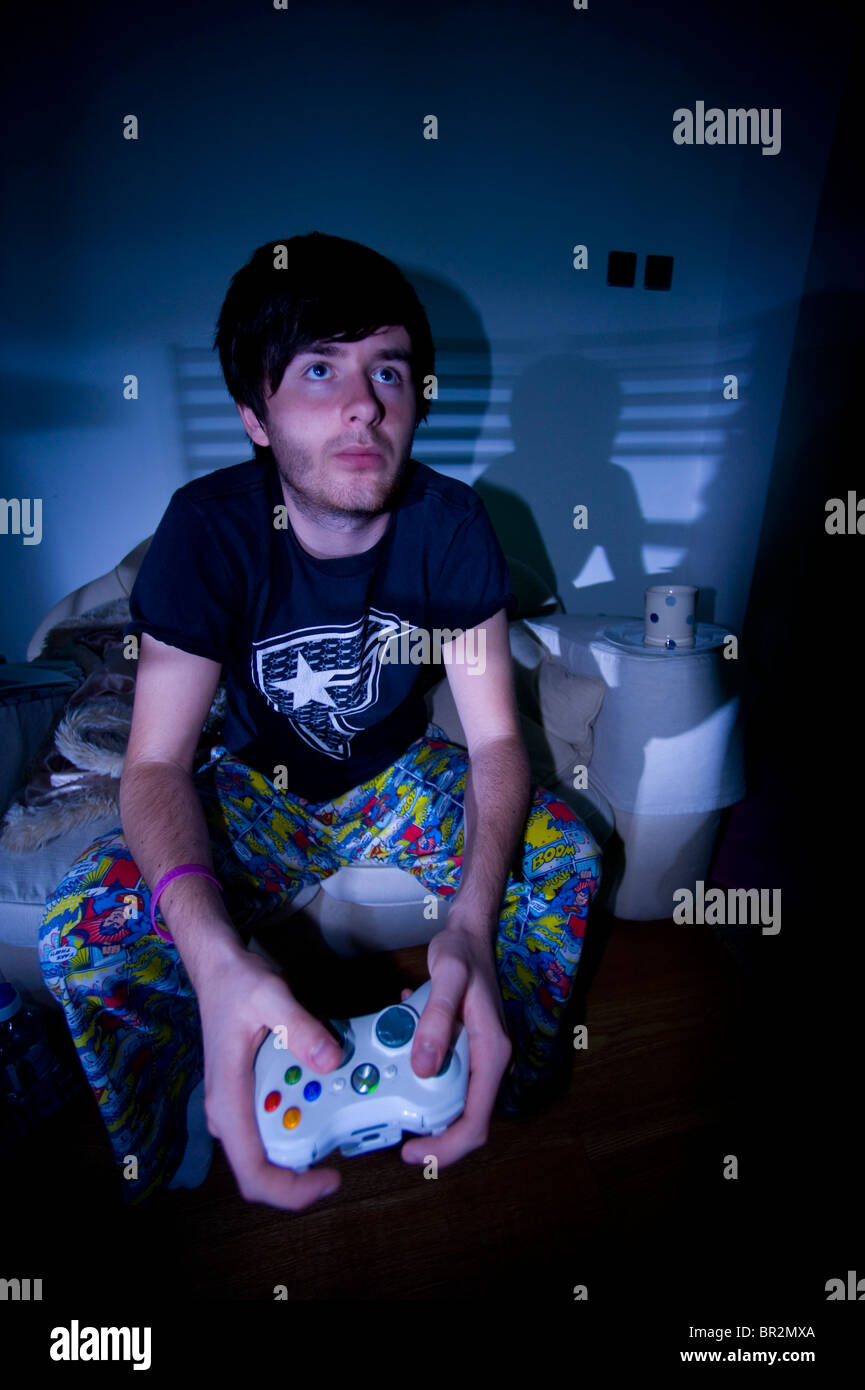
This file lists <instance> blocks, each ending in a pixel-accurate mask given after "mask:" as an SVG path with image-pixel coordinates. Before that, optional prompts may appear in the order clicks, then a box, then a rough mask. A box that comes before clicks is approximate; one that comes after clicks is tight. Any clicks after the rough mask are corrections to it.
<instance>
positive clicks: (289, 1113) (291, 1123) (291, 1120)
mask: <svg viewBox="0 0 865 1390" xmlns="http://www.w3.org/2000/svg"><path fill="white" fill-rule="evenodd" d="M282 1123H283V1124H284V1125H285V1128H286V1129H296V1128H297V1126H298V1125H299V1124H300V1111H299V1110H298V1108H297V1106H296V1105H293V1106H292V1107H291V1109H290V1110H286V1112H285V1114H284V1115H283V1117H282Z"/></svg>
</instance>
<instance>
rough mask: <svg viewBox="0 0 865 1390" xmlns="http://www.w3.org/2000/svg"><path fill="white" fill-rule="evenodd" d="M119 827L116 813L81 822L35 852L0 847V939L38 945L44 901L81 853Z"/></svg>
mask: <svg viewBox="0 0 865 1390" xmlns="http://www.w3.org/2000/svg"><path fill="white" fill-rule="evenodd" d="M116 827H117V816H116V815H114V816H111V817H103V818H102V819H101V820H97V821H91V822H90V823H89V824H88V825H78V826H76V827H75V828H74V829H73V830H67V831H66V833H65V834H63V835H58V837H57V838H56V839H55V840H51V841H49V843H48V844H46V845H45V846H44V848H42V849H40V850H39V851H38V853H36V854H12V853H10V852H9V851H8V850H3V849H0V941H8V942H9V943H10V944H11V945H13V946H35V944H36V940H37V937H38V934H39V923H40V922H41V921H42V916H43V914H44V912H45V902H46V899H47V898H48V897H50V895H51V894H52V893H53V892H54V889H55V888H56V887H57V885H58V883H59V882H60V880H61V879H62V878H63V877H64V876H65V874H66V871H67V869H68V868H69V867H70V865H71V864H72V863H74V861H75V860H76V859H77V858H78V856H79V855H80V854H83V853H84V851H85V850H86V849H87V848H88V846H89V845H92V844H93V842H94V840H98V839H99V837H100V835H105V834H107V833H108V831H109V830H114V829H116Z"/></svg>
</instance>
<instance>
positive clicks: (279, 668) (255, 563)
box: [125, 459, 517, 801]
mask: <svg viewBox="0 0 865 1390" xmlns="http://www.w3.org/2000/svg"><path fill="white" fill-rule="evenodd" d="M277 508H278V509H280V511H278V512H277V510H276V509H277ZM275 519H276V524H275ZM516 607H517V601H516V599H515V597H514V594H513V592H512V590H511V584H510V575H509V573H508V567H507V562H506V561H505V558H504V555H503V553H502V550H501V546H500V545H499V542H498V540H497V538H496V535H495V532H494V531H493V528H492V524H491V522H490V520H489V516H488V515H487V512H486V509H485V508H484V505H483V503H482V501H481V499H480V497H479V496H478V494H477V493H476V492H474V491H473V490H472V488H470V487H469V486H468V484H466V483H463V482H460V481H458V480H457V479H453V478H449V477H446V476H445V475H443V474H440V473H437V472H435V470H434V469H432V468H428V467H427V466H426V465H425V464H422V463H418V462H416V461H415V460H411V461H410V463H409V464H408V465H407V472H406V479H405V483H404V486H403V488H402V489H401V493H400V496H399V501H398V503H397V504H395V507H394V510H393V511H392V513H391V515H390V518H389V522H388V527H387V530H386V531H385V533H384V535H383V536H382V537H381V539H380V540H379V541H378V542H377V543H376V544H375V545H374V546H372V547H371V549H369V550H365V551H363V552H362V553H361V554H359V555H347V556H341V557H338V558H336V559H328V560H323V559H317V558H316V557H315V556H313V555H310V554H309V552H308V551H306V550H304V549H303V547H302V546H301V545H300V543H299V541H298V540H297V538H296V536H295V534H294V531H293V529H292V527H291V522H290V521H288V520H287V517H286V512H285V507H284V498H283V495H282V489H281V485H280V481H279V477H278V474H277V471H276V465H275V463H274V462H273V460H269V459H261V460H259V459H254V460H251V461H250V462H249V463H241V464H238V465H237V466H236V467H234V468H224V469H221V470H219V471H218V472H216V473H211V474H208V475H207V477H204V478H198V479H196V480H195V481H194V482H192V483H187V484H186V486H185V487H181V488H179V489H178V491H177V492H175V493H174V496H173V497H172V499H171V501H170V503H169V505H168V508H167V510H166V512H165V515H164V516H163V518H162V521H161V522H160V523H159V526H158V528H157V530H156V533H155V535H154V537H153V540H152V541H151V543H150V547H149V548H148V550H147V553H146V555H145V557H144V561H143V563H142V565H141V569H140V570H139V572H138V576H137V578H136V581H135V585H134V587H133V590H132V594H131V596H130V600H129V608H130V614H131V621H130V622H129V623H128V624H127V626H126V628H125V632H126V633H136V634H138V633H142V632H148V633H150V635H151V636H153V637H155V638H156V639H157V640H158V641H160V642H166V643H168V644H169V645H170V646H173V647H179V648H181V649H182V650H183V651H187V652H191V653H193V654H194V655H196V656H204V657H209V658H210V660H212V661H218V662H220V663H221V664H222V666H223V668H224V675H225V681H226V694H227V715H226V724H225V730H224V733H223V735H222V742H223V743H224V744H225V746H226V747H227V748H228V749H229V750H230V751H231V752H233V753H236V754H237V756H238V757H239V758H241V759H243V761H244V762H246V763H248V764H249V765H250V766H251V767H254V768H256V769H257V770H258V771H259V772H261V773H263V774H264V776H265V777H268V778H269V779H271V780H274V778H275V776H276V769H277V768H279V767H285V768H286V769H287V772H286V774H285V776H284V780H283V782H282V783H281V785H287V788H288V789H289V790H290V791H292V792H294V793H295V794H296V795H298V796H301V797H304V798H306V800H308V801H325V800H330V799H331V798H333V797H335V796H339V795H341V794H342V793H343V792H345V791H348V790H349V789H350V788H351V787H355V786H358V785H359V784H360V783H361V782H365V781H367V780H368V779H369V778H371V777H373V776H375V774H376V773H378V772H381V771H382V770H383V769H384V768H386V767H389V766H390V764H391V763H393V762H395V761H396V760H397V758H399V757H400V756H401V755H402V754H403V753H404V752H405V750H406V748H407V747H408V746H409V744H410V743H412V742H413V741H414V740H415V739H416V738H419V737H420V735H421V734H422V733H423V732H424V729H425V728H426V724H427V712H426V706H425V703H424V698H423V691H424V689H425V687H427V686H428V685H429V684H430V670H431V668H429V667H427V668H425V667H424V666H422V665H412V664H402V663H401V662H394V661H389V662H388V661H384V662H383V661H382V660H381V659H380V655H381V646H382V642H381V639H380V638H379V633H383V632H391V631H394V630H397V631H406V629H407V628H408V626H409V625H410V626H411V627H412V628H415V627H417V628H423V629H425V630H426V632H428V633H430V634H432V633H433V631H434V630H435V629H439V630H448V631H454V630H455V629H463V630H466V631H468V629H470V628H472V627H474V626H475V625H476V624H478V623H480V622H483V621H484V620H485V619H486V618H489V617H491V616H492V615H493V613H496V612H497V611H498V610H499V609H500V608H506V609H507V614H508V618H509V619H510V618H512V617H513V616H514V615H515V612H516ZM411 640H413V639H411V638H410V637H409V636H408V634H407V635H406V637H405V638H403V639H402V642H401V651H402V653H403V654H405V653H406V652H407V651H408V650H410V648H409V642H410V641H411ZM445 640H446V639H445ZM396 650H397V649H395V648H394V646H393V644H391V648H390V651H391V654H392V655H395V654H396ZM416 650H417V648H416ZM431 650H433V651H434V650H435V647H434V644H433V645H432V647H431ZM467 657H468V659H471V657H472V653H471V649H469V650H468V651H467ZM434 669H435V672H436V673H437V674H438V675H440V676H444V675H445V673H446V670H447V668H446V666H445V665H444V664H443V663H442V664H441V665H439V666H437V667H435V668H434Z"/></svg>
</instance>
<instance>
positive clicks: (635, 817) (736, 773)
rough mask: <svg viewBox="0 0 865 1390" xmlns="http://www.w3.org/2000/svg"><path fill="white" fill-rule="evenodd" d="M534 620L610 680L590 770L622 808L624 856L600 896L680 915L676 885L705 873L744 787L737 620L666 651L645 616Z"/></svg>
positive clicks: (632, 912)
mask: <svg viewBox="0 0 865 1390" xmlns="http://www.w3.org/2000/svg"><path fill="white" fill-rule="evenodd" d="M527 626H528V627H530V628H531V629H532V631H533V632H534V633H535V634H536V635H537V637H538V638H539V639H540V640H541V641H542V642H543V643H544V645H545V646H547V647H548V648H549V649H550V651H551V652H552V653H553V655H554V656H558V657H561V659H562V660H563V661H564V662H565V664H566V665H567V666H568V668H569V669H570V670H571V671H573V672H574V673H575V674H576V675H592V676H595V675H600V676H602V677H603V679H604V682H605V684H606V687H607V690H606V694H605V696H604V703H603V705H602V707H601V712H600V714H599V715H598V718H597V720H596V721H595V726H594V736H595V737H594V753H593V756H592V763H591V767H590V769H589V779H590V781H591V782H593V783H594V784H595V786H597V788H598V789H599V790H600V791H601V792H602V793H603V795H604V796H606V798H607V800H608V801H609V802H610V804H611V806H612V807H613V810H614V812H615V817H616V830H617V831H618V833H619V835H620V836H621V839H622V842H623V845H624V860H623V864H622V865H621V867H620V869H619V872H618V873H617V874H616V875H615V876H614V877H613V878H612V879H611V880H610V881H608V882H605V884H604V887H603V889H602V900H603V902H604V904H605V906H606V907H607V908H608V910H609V911H610V912H613V913H615V915H616V916H617V917H622V918H627V919H630V920H634V921H653V920H657V919H659V918H664V917H671V916H672V914H673V910H674V907H675V903H674V901H673V893H674V892H675V891H676V889H678V888H690V889H691V891H692V892H693V891H694V887H695V884H696V882H697V881H698V880H700V879H702V880H703V881H705V878H706V874H707V872H708V870H709V866H710V863H711V856H712V850H713V847H714V842H715V835H716V832H717V829H718V824H719V821H720V812H721V809H722V808H723V807H724V806H730V805H732V804H733V802H735V801H740V800H741V799H742V797H743V796H744V795H745V772H744V738H743V729H742V720H741V710H740V699H739V671H738V662H737V661H736V660H735V659H729V658H726V657H725V656H724V638H725V637H726V636H727V634H728V632H729V629H727V628H723V627H716V626H714V625H713V624H707V623H699V624H698V625H697V646H696V648H694V649H691V650H681V649H679V650H677V651H669V652H668V651H666V650H664V649H663V648H661V649H657V648H651V647H643V646H642V643H641V642H640V641H639V636H638V634H639V633H641V632H642V627H643V623H642V619H635V618H628V617H616V616H608V615H588V616H587V615H585V614H578V613H554V614H552V615H551V616H550V617H545V618H533V619H530V620H527Z"/></svg>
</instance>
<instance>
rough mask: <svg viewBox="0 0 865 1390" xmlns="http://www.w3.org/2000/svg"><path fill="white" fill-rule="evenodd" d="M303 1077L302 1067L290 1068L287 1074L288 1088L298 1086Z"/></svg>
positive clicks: (286, 1082)
mask: <svg viewBox="0 0 865 1390" xmlns="http://www.w3.org/2000/svg"><path fill="white" fill-rule="evenodd" d="M302 1075H303V1073H302V1072H301V1070H300V1067H288V1069H287V1070H286V1073H285V1084H286V1086H296V1085H297V1083H298V1081H299V1080H300V1078H301V1076H302Z"/></svg>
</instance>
